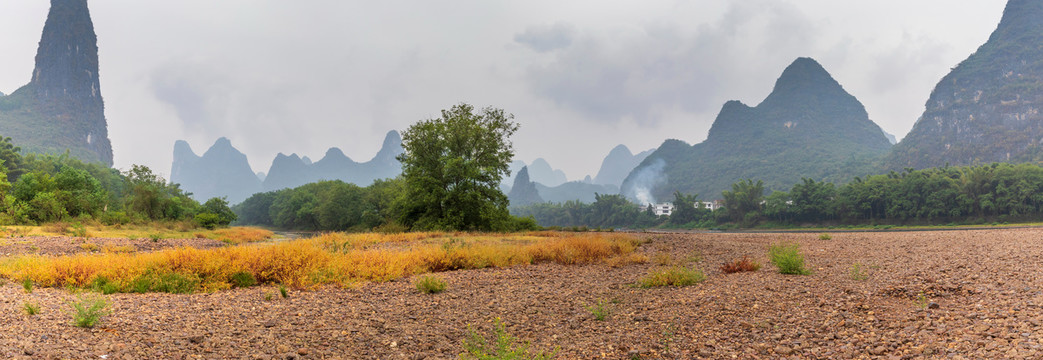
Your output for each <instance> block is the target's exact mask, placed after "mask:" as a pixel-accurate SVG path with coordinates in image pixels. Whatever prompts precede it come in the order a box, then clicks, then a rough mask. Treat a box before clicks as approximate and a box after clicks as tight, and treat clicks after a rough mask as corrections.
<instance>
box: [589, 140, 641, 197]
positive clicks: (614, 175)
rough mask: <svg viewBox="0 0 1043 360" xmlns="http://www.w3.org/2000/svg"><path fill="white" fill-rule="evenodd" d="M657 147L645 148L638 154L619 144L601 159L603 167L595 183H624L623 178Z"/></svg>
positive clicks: (617, 185) (615, 184) (595, 178)
mask: <svg viewBox="0 0 1043 360" xmlns="http://www.w3.org/2000/svg"><path fill="white" fill-rule="evenodd" d="M654 151H655V149H650V150H645V151H642V152H640V153H637V154H633V153H631V152H630V148H627V147H626V145H622V144H620V145H618V146H616V147H615V148H612V151H609V152H608V155H606V156H605V159H604V160H602V161H601V169H600V170H598V174H597V176H595V177H594V179H593V183H595V184H603V185H614V186H616V187H619V186H620V185H623V180H625V179H626V177H627V175H629V174H630V171H631V170H634V168H636V167H637V166H638V165H639V164H641V161H644V160H645V158H647V157H648V155H652V152H654Z"/></svg>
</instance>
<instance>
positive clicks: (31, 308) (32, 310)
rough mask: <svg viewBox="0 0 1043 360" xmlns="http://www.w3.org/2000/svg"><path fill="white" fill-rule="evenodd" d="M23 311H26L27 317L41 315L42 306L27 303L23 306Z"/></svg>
mask: <svg viewBox="0 0 1043 360" xmlns="http://www.w3.org/2000/svg"><path fill="white" fill-rule="evenodd" d="M22 310H23V311H25V314H26V315H29V316H33V315H36V314H39V313H40V305H36V304H33V303H31V302H26V303H25V304H22Z"/></svg>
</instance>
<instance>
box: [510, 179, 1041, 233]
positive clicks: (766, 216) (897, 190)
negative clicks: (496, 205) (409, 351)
mask: <svg viewBox="0 0 1043 360" xmlns="http://www.w3.org/2000/svg"><path fill="white" fill-rule="evenodd" d="M721 195H722V197H723V198H724V207H723V208H721V209H718V210H716V211H712V212H711V211H709V210H707V209H701V208H699V207H697V205H698V204H699V201H698V195H687V194H681V193H675V194H674V200H673V204H674V205H675V208H674V212H673V214H671V215H670V216H662V217H655V215H653V214H651V212H650V210H649V211H646V212H643V213H642V212H641V211H640V210H639V209H640V207H639V205H637V204H634V203H631V202H629V201H627V200H626V199H624V198H622V197H621V196H619V195H599V196H598V198H597V201H595V203H594V204H582V203H579V202H566V203H561V204H550V203H545V204H534V205H530V206H523V207H513V208H512V210H511V211H512V213H514V214H515V215H522V216H531V217H533V218H535V219H536V220H537V221H538V222H539V223H540V225H543V226H590V227H614V228H650V227H685V228H713V227H723V226H739V227H752V226H758V225H763V226H795V225H865V224H893V225H898V224H913V225H921V224H922V225H928V224H948V223H960V224H981V223H988V222H1012V221H1029V220H1036V219H1039V218H1040V217H1041V216H1043V168H1041V167H1040V166H1038V165H1034V164H1008V163H994V164H989V165H978V166H959V167H956V166H945V167H939V168H930V169H923V170H914V169H905V170H904V171H902V172H896V171H892V172H890V173H888V174H880V175H871V176H866V177H864V178H863V177H856V178H854V179H853V180H852V181H850V182H848V183H846V184H843V185H839V186H838V185H835V184H833V183H830V182H822V181H815V180H814V179H808V178H805V179H802V181H801V182H800V183H798V184H795V185H793V187H792V188H791V189H790V191H788V192H786V191H775V192H773V193H771V194H768V195H765V187H764V183H763V182H761V181H759V180H758V181H755V180H750V179H745V180H741V181H739V182H737V183H734V184H732V190H730V191H725V192H723V193H722V194H721Z"/></svg>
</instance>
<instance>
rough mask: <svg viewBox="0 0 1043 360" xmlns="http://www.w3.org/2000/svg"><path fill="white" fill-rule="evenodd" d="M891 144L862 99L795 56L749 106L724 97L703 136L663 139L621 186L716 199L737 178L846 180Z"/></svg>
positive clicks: (664, 196) (777, 184) (631, 193)
mask: <svg viewBox="0 0 1043 360" xmlns="http://www.w3.org/2000/svg"><path fill="white" fill-rule="evenodd" d="M890 147H891V142H890V141H888V138H887V136H886V135H885V134H884V132H883V131H882V130H881V129H880V127H879V126H877V125H876V124H875V123H874V122H873V121H871V120H869V116H868V114H867V113H866V110H865V107H864V106H862V103H860V102H859V101H858V100H857V99H855V97H854V96H851V94H848V93H847V91H845V90H844V88H843V87H842V86H841V85H840V84H839V83H837V81H836V80H834V79H833V77H832V76H830V75H829V73H828V72H826V70H825V69H823V68H822V66H821V65H819V63H818V62H816V61H815V60H812V59H810V58H799V59H797V60H796V61H794V62H793V63H792V64H791V65H789V66H788V67H787V68H786V69H785V70H784V71H783V72H782V75H781V76H780V77H779V79H778V80H777V81H776V83H775V88H774V90H773V91H772V92H771V94H770V95H768V97H767V98H766V99H764V101H763V102H761V103H760V104H759V105H757V106H756V107H749V106H747V105H745V104H743V103H741V102H738V101H729V102H727V103H725V104H724V107H723V108H722V109H721V112H720V114H718V116H717V119H716V120H715V121H714V123H713V125H712V127H711V128H710V133H709V135H708V136H707V139H706V141H704V142H702V143H699V144H695V145H688V144H686V143H684V142H682V141H679V140H667V141H666V142H664V143H663V145H662V146H660V147H659V148H658V149H656V151H655V152H653V153H652V154H651V155H649V156H648V157H647V158H645V159H644V161H642V162H641V164H640V165H639V166H638V167H637V168H635V169H634V170H633V171H632V172H631V173H630V175H628V176H627V178H626V180H625V181H624V182H623V185H622V191H623V194H624V195H627V196H628V197H630V198H632V199H634V200H637V201H639V202H640V203H651V202H655V201H666V200H670V199H672V193H673V192H675V191H681V192H683V193H688V194H700V195H702V198H703V199H714V198H718V197H719V196H720V194H721V192H722V191H724V190H727V189H730V185H731V184H732V183H734V182H736V181H738V180H739V179H744V178H752V179H760V180H764V182H765V184H766V186H767V187H768V188H770V189H784V190H788V189H789V187H791V186H792V185H793V184H795V183H797V182H799V181H800V179H801V178H802V177H809V178H813V179H817V180H831V181H846V180H848V179H849V177H850V176H852V174H861V173H863V172H864V171H871V169H873V164H874V161H875V160H877V159H878V158H880V157H881V156H883V155H884V154H886V153H887V151H888V149H890Z"/></svg>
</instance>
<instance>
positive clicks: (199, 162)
mask: <svg viewBox="0 0 1043 360" xmlns="http://www.w3.org/2000/svg"><path fill="white" fill-rule="evenodd" d="M170 181H171V182H173V183H175V184H181V188H182V189H185V190H186V191H188V192H191V193H192V197H193V198H194V199H196V200H198V201H206V200H207V199H210V198H213V197H227V198H228V202H230V203H232V204H235V203H239V202H241V201H243V200H246V198H248V197H250V195H253V194H255V193H258V192H261V180H260V179H258V178H257V175H256V174H254V172H253V170H252V169H250V163H249V161H247V159H246V155H244V154H243V153H241V152H239V150H237V149H236V148H235V147H233V146H232V142H231V141H229V140H228V139H227V138H220V139H217V142H215V143H214V145H213V146H211V147H210V149H208V150H207V151H206V152H205V153H203V155H202V156H198V155H196V153H195V152H194V151H192V147H191V146H189V145H188V142H185V141H184V140H178V141H177V142H175V143H174V162H173V165H171V168H170Z"/></svg>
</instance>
